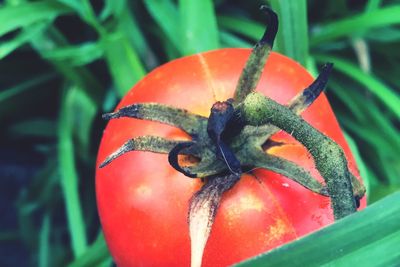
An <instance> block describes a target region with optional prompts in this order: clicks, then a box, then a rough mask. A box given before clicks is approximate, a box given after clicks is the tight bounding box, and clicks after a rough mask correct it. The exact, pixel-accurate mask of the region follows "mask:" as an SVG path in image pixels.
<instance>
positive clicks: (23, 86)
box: [0, 73, 55, 106]
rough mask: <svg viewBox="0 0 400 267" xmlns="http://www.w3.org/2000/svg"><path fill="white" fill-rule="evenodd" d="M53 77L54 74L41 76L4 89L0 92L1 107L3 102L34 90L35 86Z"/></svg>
mask: <svg viewBox="0 0 400 267" xmlns="http://www.w3.org/2000/svg"><path fill="white" fill-rule="evenodd" d="M54 77H55V75H54V73H49V74H43V75H40V76H37V77H35V78H33V79H31V80H28V81H24V82H21V83H20V84H18V85H16V86H13V87H11V88H8V89H4V90H3V91H1V92H0V105H2V106H4V105H6V104H5V102H6V101H7V100H8V99H10V98H12V97H14V96H17V95H18V94H20V93H22V92H24V91H26V90H29V89H32V88H35V86H37V85H39V84H42V83H45V82H47V81H49V80H50V79H52V78H54Z"/></svg>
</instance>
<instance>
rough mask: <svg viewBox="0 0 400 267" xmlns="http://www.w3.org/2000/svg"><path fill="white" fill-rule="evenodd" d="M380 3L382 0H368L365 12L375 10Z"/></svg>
mask: <svg viewBox="0 0 400 267" xmlns="http://www.w3.org/2000/svg"><path fill="white" fill-rule="evenodd" d="M381 4H382V0H368V2H367V5H366V6H365V12H371V11H374V10H377V9H379V6H380V5H381Z"/></svg>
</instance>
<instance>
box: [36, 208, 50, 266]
mask: <svg viewBox="0 0 400 267" xmlns="http://www.w3.org/2000/svg"><path fill="white" fill-rule="evenodd" d="M50 227H51V224H50V216H49V215H48V214H46V215H45V216H44V218H43V222H42V228H41V229H40V235H39V267H48V266H50V264H49V260H50Z"/></svg>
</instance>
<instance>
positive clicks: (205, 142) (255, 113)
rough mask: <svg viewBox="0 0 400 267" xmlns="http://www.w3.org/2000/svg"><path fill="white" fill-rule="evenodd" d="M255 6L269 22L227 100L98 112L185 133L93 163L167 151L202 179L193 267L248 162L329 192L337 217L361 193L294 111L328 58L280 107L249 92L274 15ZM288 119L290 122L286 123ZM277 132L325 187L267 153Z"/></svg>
mask: <svg viewBox="0 0 400 267" xmlns="http://www.w3.org/2000/svg"><path fill="white" fill-rule="evenodd" d="M262 10H264V11H265V12H266V13H267V15H268V16H267V17H268V28H267V30H266V32H265V34H264V36H263V37H262V39H261V40H260V41H259V42H258V43H257V44H256V45H255V47H254V49H253V51H252V53H251V55H250V57H249V59H248V61H247V63H246V65H245V67H244V69H243V72H242V74H241V76H240V78H239V82H238V85H237V87H236V90H235V94H234V96H233V98H232V99H228V100H226V101H223V102H216V103H214V105H213V106H212V107H211V112H210V116H209V117H208V118H207V117H204V116H200V115H197V114H193V113H191V112H189V111H187V110H184V109H178V108H175V107H170V106H165V105H161V104H157V103H137V104H133V105H130V106H126V107H122V108H121V109H119V110H117V111H116V112H113V113H108V114H104V115H103V118H105V119H108V120H110V119H117V118H121V117H129V118H136V119H143V120H151V121H156V122H160V123H164V124H168V125H171V126H174V127H177V128H180V129H182V130H183V131H185V132H186V133H188V134H189V135H190V137H191V140H190V141H187V140H169V139H165V138H161V137H157V136H140V137H136V138H133V139H130V140H128V141H127V142H126V143H124V144H123V145H122V146H121V147H120V148H119V149H118V150H116V151H115V152H114V153H112V154H111V155H109V156H108V157H107V158H106V159H105V160H104V161H103V163H101V164H100V168H103V167H105V166H107V165H108V164H110V163H111V162H112V161H114V160H116V159H117V158H118V157H120V156H122V155H123V154H125V153H128V152H130V151H151V152H155V153H164V154H168V161H169V163H170V165H171V166H172V167H173V168H175V169H176V170H177V171H179V172H181V173H183V174H184V175H186V176H187V177H190V178H202V179H204V184H203V186H202V188H201V189H200V190H199V191H198V192H196V193H195V194H194V195H193V197H192V198H191V200H190V204H189V211H188V223H189V231H190V238H191V251H192V267H197V266H201V260H202V255H203V251H204V248H205V245H206V242H207V240H208V236H209V234H210V232H211V228H212V224H213V222H214V218H215V214H216V212H217V210H218V206H219V203H220V199H221V197H222V195H223V194H224V192H226V191H227V190H229V189H231V188H232V187H233V186H234V185H235V184H236V183H237V182H238V181H239V179H240V177H241V174H242V173H243V172H249V171H251V170H252V169H254V168H264V169H268V170H271V171H274V172H276V173H279V174H282V175H284V176H286V177H287V178H289V179H292V180H293V181H296V182H297V183H299V184H301V185H302V186H304V187H306V188H308V189H309V190H311V191H313V192H315V193H318V194H321V195H324V196H329V197H331V198H332V202H333V208H334V213H335V218H337V219H338V218H341V217H344V216H346V215H348V214H350V213H352V212H355V210H356V205H357V203H356V202H357V200H359V199H360V198H361V197H362V196H363V195H364V193H365V189H364V188H363V186H362V185H361V184H360V182H359V181H358V180H357V179H356V178H355V177H354V175H352V174H351V173H350V172H349V171H348V168H347V161H346V160H345V158H344V155H343V152H342V151H341V149H340V148H338V146H337V145H336V143H334V142H333V141H332V140H330V139H329V138H328V137H326V136H325V135H323V134H322V133H320V132H318V131H317V130H315V129H314V128H312V126H310V125H309V124H308V123H307V122H305V121H303V120H302V119H301V118H300V117H299V116H298V115H299V114H300V113H301V112H303V111H304V110H305V109H306V108H307V107H308V106H309V105H311V104H312V103H313V101H314V100H315V99H316V98H317V97H318V96H319V95H320V94H321V92H322V91H323V90H324V88H325V86H326V84H327V81H328V77H329V74H330V72H331V70H332V64H329V63H328V64H326V65H324V66H323V68H322V71H321V73H320V74H319V76H318V77H317V79H316V80H315V81H314V82H313V83H312V84H311V85H310V86H309V87H307V88H305V89H304V90H303V92H301V93H300V94H298V95H297V96H295V97H294V98H293V99H292V100H291V101H290V102H289V103H288V104H287V105H286V106H282V105H279V104H277V103H276V102H274V101H272V100H271V99H269V98H267V97H265V96H262V95H259V94H257V93H254V90H255V87H256V85H257V83H258V81H259V78H260V75H261V73H262V70H263V69H264V66H265V61H266V60H267V58H268V55H269V53H270V51H271V49H272V46H273V42H274V39H275V36H276V31H277V27H278V19H277V16H276V14H275V13H274V12H273V11H272V10H271V9H269V8H267V7H262ZM291 123H292V126H290V125H287V124H291ZM293 125H294V126H293ZM280 130H284V131H286V132H288V133H289V134H291V135H292V136H293V137H295V138H296V139H297V140H298V141H300V143H302V144H303V145H304V146H305V147H306V148H307V149H308V150H309V151H310V153H311V154H312V156H313V157H314V159H315V163H316V166H317V169H318V170H319V171H320V173H321V175H322V176H323V178H324V179H325V182H326V185H325V184H322V183H320V182H319V181H318V180H316V179H315V178H314V177H313V176H312V175H311V174H310V173H309V172H308V171H306V170H305V169H304V168H302V167H301V166H298V165H297V164H295V163H293V162H291V161H289V160H286V159H284V158H281V157H277V156H275V155H272V154H269V153H268V149H267V148H271V147H273V146H277V145H281V144H279V143H274V142H273V141H271V139H270V137H271V136H272V135H273V134H275V133H276V132H278V131H280ZM318 147H322V148H320V149H319V148H318ZM329 153H331V154H333V155H334V156H330V155H329ZM179 156H193V157H195V158H197V159H199V161H198V162H197V164H194V165H190V166H184V165H182V164H181V163H180V161H179ZM332 157H333V160H332ZM330 162H332V163H330ZM335 177H339V178H338V179H336V178H335Z"/></svg>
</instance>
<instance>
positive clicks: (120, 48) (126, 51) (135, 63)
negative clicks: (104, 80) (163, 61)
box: [104, 33, 146, 97]
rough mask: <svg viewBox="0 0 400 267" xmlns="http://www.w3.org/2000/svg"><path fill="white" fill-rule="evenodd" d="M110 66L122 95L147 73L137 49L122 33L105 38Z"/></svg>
mask: <svg viewBox="0 0 400 267" xmlns="http://www.w3.org/2000/svg"><path fill="white" fill-rule="evenodd" d="M104 41H105V42H104V49H105V56H106V61H107V64H108V68H109V70H110V72H111V74H112V77H113V79H114V82H115V84H116V87H117V92H118V94H119V96H120V97H122V96H124V95H125V94H126V93H127V92H128V91H129V89H131V88H132V86H133V85H134V84H135V83H136V82H137V81H139V80H140V79H141V78H142V77H144V75H145V74H146V70H145V68H144V66H143V65H142V63H141V61H140V59H139V57H138V55H137V54H136V51H135V50H134V49H133V47H132V46H130V44H129V41H128V40H127V39H126V37H125V36H124V35H122V34H119V33H117V34H114V35H109V36H108V37H107V39H106V40H104Z"/></svg>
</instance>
